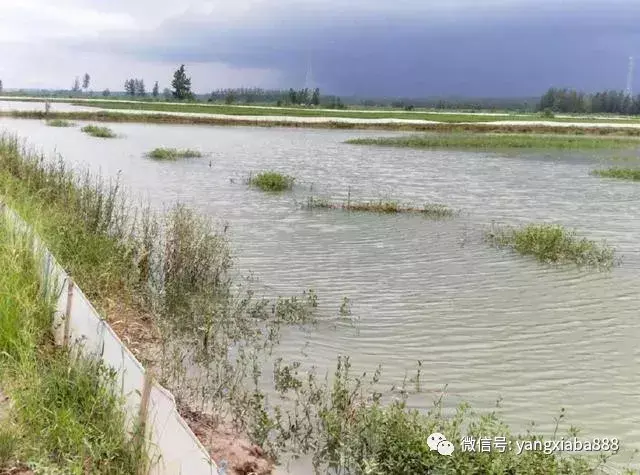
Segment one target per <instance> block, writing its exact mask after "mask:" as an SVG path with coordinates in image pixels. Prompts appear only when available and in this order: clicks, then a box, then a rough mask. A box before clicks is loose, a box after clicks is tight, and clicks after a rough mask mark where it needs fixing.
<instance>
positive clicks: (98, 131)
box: [81, 125, 116, 139]
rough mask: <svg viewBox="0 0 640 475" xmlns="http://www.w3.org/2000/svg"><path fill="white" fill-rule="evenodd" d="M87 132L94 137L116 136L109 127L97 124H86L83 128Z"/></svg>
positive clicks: (106, 137)
mask: <svg viewBox="0 0 640 475" xmlns="http://www.w3.org/2000/svg"><path fill="white" fill-rule="evenodd" d="M81 130H82V131H83V132H84V133H85V134H89V135H91V136H92V137H100V138H105V139H110V138H114V137H116V134H115V132H114V131H113V130H111V129H110V128H109V127H100V126H97V125H85V126H84V127H82V129H81Z"/></svg>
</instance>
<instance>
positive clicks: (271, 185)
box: [248, 171, 295, 191]
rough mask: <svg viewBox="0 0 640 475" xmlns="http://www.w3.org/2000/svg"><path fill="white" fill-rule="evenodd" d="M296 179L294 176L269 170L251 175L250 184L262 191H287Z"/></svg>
mask: <svg viewBox="0 0 640 475" xmlns="http://www.w3.org/2000/svg"><path fill="white" fill-rule="evenodd" d="M294 180H295V178H293V177H292V176H289V175H283V174H282V173H278V172H273V171H269V172H262V173H258V174H257V175H256V176H251V177H249V180H248V184H249V185H250V186H253V187H256V188H260V189H261V190H262V191H285V190H291V189H292V188H293V182H294Z"/></svg>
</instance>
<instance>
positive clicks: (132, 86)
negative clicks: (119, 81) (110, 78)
mask: <svg viewBox="0 0 640 475" xmlns="http://www.w3.org/2000/svg"><path fill="white" fill-rule="evenodd" d="M124 91H125V92H126V93H127V95H128V96H135V95H136V83H135V81H134V80H133V79H127V80H126V81H125V82H124Z"/></svg>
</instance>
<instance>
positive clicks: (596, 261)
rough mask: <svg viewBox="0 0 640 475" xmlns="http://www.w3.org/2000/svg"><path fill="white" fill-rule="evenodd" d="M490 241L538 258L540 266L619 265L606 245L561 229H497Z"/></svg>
mask: <svg viewBox="0 0 640 475" xmlns="http://www.w3.org/2000/svg"><path fill="white" fill-rule="evenodd" d="M486 239H487V241H489V242H490V243H491V244H493V245H495V246H497V247H500V248H509V249H513V250H514V251H516V252H518V253H520V254H522V255H525V256H534V257H535V258H537V259H538V260H539V261H540V262H544V263H557V264H567V263H574V264H577V265H579V266H594V267H603V268H610V267H612V266H614V265H615V264H616V263H617V259H616V257H615V251H614V250H613V248H611V247H609V246H607V245H606V244H604V243H603V244H598V243H596V242H594V241H590V240H588V239H586V238H578V237H577V236H576V233H575V231H570V230H567V229H565V228H564V227H562V226H560V225H552V224H528V225H526V226H523V227H521V228H513V227H498V226H493V227H492V228H491V229H490V230H489V231H487V233H486Z"/></svg>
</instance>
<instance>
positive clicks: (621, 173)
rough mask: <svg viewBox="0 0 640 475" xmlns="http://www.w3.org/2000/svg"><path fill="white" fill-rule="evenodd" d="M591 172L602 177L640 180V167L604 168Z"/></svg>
mask: <svg viewBox="0 0 640 475" xmlns="http://www.w3.org/2000/svg"><path fill="white" fill-rule="evenodd" d="M591 173H592V174H593V175H595V176H600V177H602V178H618V179H621V180H632V181H640V169H638V168H608V169H605V170H593V171H592V172H591Z"/></svg>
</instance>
